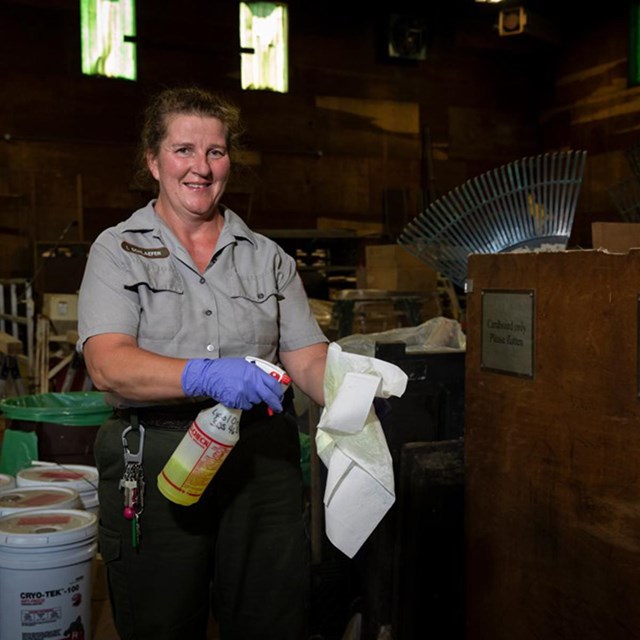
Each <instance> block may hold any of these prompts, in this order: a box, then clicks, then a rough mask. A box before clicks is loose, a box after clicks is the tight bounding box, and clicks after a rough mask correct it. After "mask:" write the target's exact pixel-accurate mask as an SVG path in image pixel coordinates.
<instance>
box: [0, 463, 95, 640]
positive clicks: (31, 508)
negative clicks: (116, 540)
mask: <svg viewBox="0 0 640 640" xmlns="http://www.w3.org/2000/svg"><path fill="white" fill-rule="evenodd" d="M97 485H98V472H97V469H96V468H95V467H88V466H84V465H56V464H54V463H46V466H34V467H29V468H26V469H23V470H21V471H19V472H18V473H17V474H16V476H15V478H13V477H12V476H6V475H3V474H0V640H25V639H26V638H29V639H31V638H43V639H44V638H47V639H51V640H70V639H75V638H79V639H82V640H89V639H90V637H91V595H92V582H93V563H94V560H95V557H96V554H97V547H98V545H97V528H98V514H97V511H98V504H97V500H98V499H97Z"/></svg>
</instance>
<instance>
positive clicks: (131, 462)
mask: <svg viewBox="0 0 640 640" xmlns="http://www.w3.org/2000/svg"><path fill="white" fill-rule="evenodd" d="M133 430H134V429H133V427H127V428H126V429H125V430H124V431H123V432H122V448H123V449H124V473H123V475H122V478H121V479H120V483H119V488H120V489H121V490H122V491H123V494H124V495H123V498H124V509H123V515H124V517H125V518H126V519H127V520H130V521H131V544H132V546H133V548H134V549H137V548H138V547H139V546H140V514H141V513H142V512H143V510H144V489H145V481H144V472H143V469H142V451H143V446H144V427H143V426H142V425H139V426H138V430H139V433H140V445H139V447H138V451H137V453H132V452H131V451H130V450H129V444H128V442H127V435H128V434H129V433H130V432H131V431H133Z"/></svg>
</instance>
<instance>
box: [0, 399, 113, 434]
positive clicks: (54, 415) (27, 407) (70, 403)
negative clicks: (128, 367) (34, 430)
mask: <svg viewBox="0 0 640 640" xmlns="http://www.w3.org/2000/svg"><path fill="white" fill-rule="evenodd" d="M0 412H2V413H3V414H4V415H5V416H6V417H7V418H9V419H10V420H24V421H28V422H51V423H53V424H64V425H69V426H83V427H89V426H96V425H100V424H102V423H103V422H104V421H105V420H106V419H107V418H108V417H109V416H110V415H111V414H112V413H113V408H112V407H110V406H109V405H108V404H106V402H105V394H104V393H102V392H100V391H70V392H68V393H40V394H36V395H30V396H14V397H10V398H4V399H3V400H1V401H0Z"/></svg>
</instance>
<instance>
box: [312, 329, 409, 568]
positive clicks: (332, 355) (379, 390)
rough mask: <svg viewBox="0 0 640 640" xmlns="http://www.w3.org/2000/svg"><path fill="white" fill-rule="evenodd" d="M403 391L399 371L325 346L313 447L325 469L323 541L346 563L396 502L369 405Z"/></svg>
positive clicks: (387, 457) (380, 433)
mask: <svg viewBox="0 0 640 640" xmlns="http://www.w3.org/2000/svg"><path fill="white" fill-rule="evenodd" d="M406 387H407V374H406V373H404V371H402V369H400V368H399V367H398V366H396V365H394V364H391V363H390V362H385V361H383V360H378V359H376V358H371V357H367V356H362V355H357V354H352V353H345V352H343V351H342V348H341V347H340V345H338V344H337V343H335V342H333V343H331V344H330V345H329V351H328V354H327V366H326V370H325V376H324V395H325V406H324V409H323V411H322V414H321V416H320V420H319V422H318V430H317V433H316V448H317V451H318V455H319V457H320V459H321V460H322V462H323V463H324V464H325V466H326V467H327V470H328V473H327V483H326V488H325V494H324V506H325V526H326V533H327V537H328V538H329V540H331V542H332V544H334V545H335V546H336V547H337V548H338V549H340V550H341V551H342V552H343V553H344V554H346V555H347V556H349V557H350V558H352V557H353V556H354V555H355V554H356V553H357V551H358V550H359V549H360V547H361V546H362V544H363V543H364V542H365V540H366V539H367V538H368V537H369V535H371V533H372V532H373V530H374V529H375V528H376V526H377V525H378V523H379V522H380V520H382V518H383V517H384V515H385V513H386V512H387V511H388V510H389V508H390V507H391V506H392V505H393V503H394V501H395V486H394V478H393V465H392V460H391V454H390V452H389V447H388V446H387V441H386V438H385V435H384V432H383V430H382V426H381V424H380V421H379V419H378V416H377V415H376V411H375V408H374V404H373V401H374V398H376V397H379V398H388V397H390V396H397V397H400V396H402V394H403V393H404V392H405V389H406Z"/></svg>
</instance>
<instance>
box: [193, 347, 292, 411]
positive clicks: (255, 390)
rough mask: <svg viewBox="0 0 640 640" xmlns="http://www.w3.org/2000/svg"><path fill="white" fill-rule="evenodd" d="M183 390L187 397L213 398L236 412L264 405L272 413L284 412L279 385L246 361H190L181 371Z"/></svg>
mask: <svg viewBox="0 0 640 640" xmlns="http://www.w3.org/2000/svg"><path fill="white" fill-rule="evenodd" d="M182 389H183V391H184V393H185V395H187V396H210V397H211V398H213V399H214V400H217V401H218V402H221V403H222V404H224V405H226V406H227V407H231V408H233V409H251V407H252V406H253V405H255V404H260V403H261V402H265V403H266V404H267V405H269V407H271V409H273V411H276V412H280V411H282V399H283V397H284V391H283V390H282V386H281V385H280V383H279V382H278V381H277V380H276V379H275V378H273V377H272V376H270V375H269V374H268V373H266V372H264V371H262V369H260V368H259V367H257V366H256V365H255V364H252V363H250V362H247V361H246V360H245V359H244V358H220V359H219V360H211V359H208V358H204V359H195V360H189V361H188V362H187V364H186V365H185V368H184V370H183V371H182Z"/></svg>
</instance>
